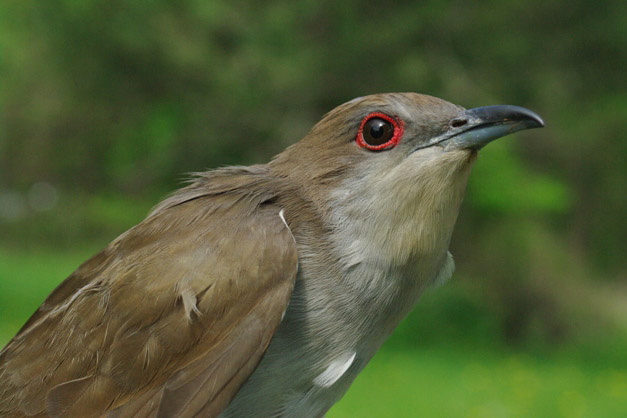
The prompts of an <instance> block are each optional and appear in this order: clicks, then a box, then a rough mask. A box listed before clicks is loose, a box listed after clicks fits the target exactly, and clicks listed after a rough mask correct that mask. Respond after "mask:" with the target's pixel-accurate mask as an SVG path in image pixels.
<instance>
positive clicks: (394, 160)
mask: <svg viewBox="0 0 627 418" xmlns="http://www.w3.org/2000/svg"><path fill="white" fill-rule="evenodd" d="M373 112H376V113H373ZM541 124H542V122H541V120H540V119H539V118H538V117H537V115H535V114H533V113H531V112H529V111H527V110H525V109H522V108H515V107H508V106H499V107H490V108H478V109H472V110H470V111H465V110H464V109H463V108H460V107H458V106H455V105H452V104H450V103H447V102H445V101H442V100H439V99H436V98H433V97H429V96H423V95H418V94H413V93H407V94H385V95H375V96H368V97H364V98H359V99H355V100H353V101H351V102H348V103H346V104H344V105H342V106H340V107H338V108H336V109H335V110H333V111H332V112H330V113H329V114H327V115H326V116H325V117H324V118H323V119H322V121H321V122H320V123H318V124H317V125H316V126H315V127H314V128H313V129H312V131H311V132H310V133H309V134H308V135H307V136H306V137H305V138H304V139H303V140H301V141H300V142H298V143H297V144H295V145H293V146H292V147H290V148H288V149H287V150H286V151H284V152H283V153H281V154H279V155H278V156H277V157H276V158H275V159H274V160H273V161H272V162H271V163H269V164H267V165H258V166H252V167H232V168H225V169H219V170H215V171H209V172H206V173H202V174H199V175H198V176H197V177H196V179H195V181H194V182H193V183H192V184H191V185H190V186H188V187H186V188H184V189H181V190H180V191H178V192H176V193H175V194H174V195H172V196H171V197H170V198H168V199H166V200H165V201H164V202H163V203H161V204H160V205H158V206H157V207H156V208H155V209H154V210H153V212H152V213H151V214H150V215H148V217H147V218H146V219H145V220H144V221H142V222H141V223H140V224H138V225H137V226H135V227H134V228H132V229H130V230H129V231H127V232H125V233H124V234H122V235H121V236H120V237H118V238H117V239H116V240H115V241H113V242H112V243H111V244H110V245H109V246H108V247H107V248H106V249H104V250H103V251H102V252H101V253H99V254H97V255H96V256H94V257H93V258H91V259H90V260H88V261H87V262H86V263H85V264H83V265H82V266H80V267H79V268H78V270H76V272H74V273H73V274H72V275H71V276H70V277H68V278H67V279H66V280H65V281H64V282H63V283H62V284H61V285H60V286H59V287H58V288H57V289H55V291H54V292H53V293H52V294H51V295H50V296H49V297H48V298H47V299H46V301H45V302H44V303H43V304H42V305H41V307H40V308H39V309H38V310H37V312H35V314H33V316H32V317H31V318H30V319H29V320H28V322H27V323H26V324H25V325H24V327H23V328H22V329H21V330H20V331H19V333H18V334H17V335H16V336H15V337H14V338H13V339H12V340H11V341H10V342H9V344H8V345H7V346H6V347H5V348H4V349H3V350H2V352H1V353H0V416H2V417H25V416H28V417H31V416H34V417H60V416H68V417H104V416H107V417H192V416H201V417H215V416H218V415H220V416H221V417H225V418H226V417H249V416H259V417H273V416H274V417H278V416H285V417H319V416H322V415H324V413H325V412H326V411H327V410H328V409H329V408H330V407H331V406H332V405H333V403H334V402H336V401H337V400H338V399H339V398H340V397H341V396H342V395H343V394H344V393H345V391H346V390H347V389H348V387H349V385H350V384H351V382H352V381H353V379H354V378H355V376H356V375H357V374H358V373H359V372H360V371H361V370H362V369H363V367H364V366H365V365H366V363H367V362H368V360H369V359H370V358H371V357H372V355H374V353H375V352H376V350H377V349H378V348H379V347H380V345H381V344H382V343H383V341H384V340H385V338H386V337H387V336H388V335H389V334H390V333H391V332H392V330H393V329H394V328H395V326H396V325H397V324H398V322H399V321H400V320H401V319H402V318H403V317H404V316H405V315H406V314H407V313H408V312H409V310H411V308H412V307H413V306H414V304H415V302H416V301H417V299H418V297H419V295H420V293H421V292H422V290H423V289H424V288H425V287H426V286H428V285H429V284H430V283H433V282H437V281H440V282H441V281H444V280H446V279H448V277H450V275H451V274H452V271H453V263H452V258H451V257H450V254H448V252H447V248H448V244H449V241H450V236H451V233H452V229H453V226H454V223H455V219H456V217H457V212H458V210H459V206H460V204H461V200H462V197H463V194H464V189H465V185H466V181H467V178H468V175H469V173H470V168H471V166H472V163H473V161H474V159H475V157H476V154H477V153H476V151H477V150H478V149H479V148H480V147H481V146H483V145H484V144H485V143H487V142H489V141H490V140H492V139H494V138H496V137H499V136H502V135H504V134H507V133H509V132H513V131H516V130H520V129H525V128H530V127H537V126H541ZM390 129H391V131H390ZM390 132H391V133H390ZM388 134H389V135H396V136H394V138H392V137H389V138H387V137H386V135H388ZM386 139H388V140H389V141H387V142H383V143H382V145H381V143H379V142H377V141H385V140H386ZM369 141H370V142H369ZM372 141H375V142H376V143H375V144H373V143H371V142H372ZM264 353H265V356H264ZM262 356H263V359H262Z"/></svg>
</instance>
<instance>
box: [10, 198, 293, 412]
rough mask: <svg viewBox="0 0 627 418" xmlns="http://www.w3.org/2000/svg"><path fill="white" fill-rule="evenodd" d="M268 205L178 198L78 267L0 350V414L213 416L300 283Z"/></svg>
mask: <svg viewBox="0 0 627 418" xmlns="http://www.w3.org/2000/svg"><path fill="white" fill-rule="evenodd" d="M265 197H266V196H265V195H264V194H262V193H257V194H250V193H248V194H246V195H245V196H242V195H238V194H237V193H217V194H216V193H214V194H211V193H209V194H207V195H205V196H203V195H201V194H200V193H198V191H195V194H194V196H193V199H189V200H185V199H182V198H180V197H178V198H177V200H176V204H175V205H171V206H168V205H163V206H162V207H161V208H160V209H159V210H157V211H156V212H153V213H152V214H151V215H150V216H149V217H148V218H147V219H146V220H144V221H143V222H142V223H140V224H139V225H138V226H136V227H134V228H133V229H131V230H129V231H127V232H126V233H125V234H123V235H122V236H120V237H119V238H118V239H117V240H115V241H114V242H113V243H112V244H111V245H110V246H109V247H108V248H107V249H105V250H104V251H103V252H101V253H100V254H98V255H96V256H95V257H94V258H92V259H91V260H89V261H88V262H87V263H85V264H84V265H82V266H81V267H79V269H78V270H77V271H76V272H75V273H73V274H72V275H71V276H70V277H69V278H68V279H67V280H66V281H65V282H63V283H62V284H61V285H60V286H59V287H58V288H57V289H56V290H55V291H54V292H53V293H52V294H51V295H50V296H49V298H48V299H47V300H46V301H45V302H44V303H43V304H42V306H41V307H40V309H39V310H38V311H37V312H36V313H35V314H34V315H33V316H32V317H31V319H29V321H28V322H27V324H26V325H25V326H24V327H23V328H22V330H21V331H20V332H19V333H18V335H17V336H16V337H15V338H14V339H13V340H11V342H10V343H9V344H8V345H7V346H6V347H5V349H4V350H3V351H2V352H1V353H0V415H8V416H35V415H39V414H42V416H45V414H47V415H48V416H105V415H107V414H108V415H109V416H111V417H128V416H135V417H142V416H145V417H149V416H150V417H155V416H177V417H187V416H189V417H191V416H195V415H197V414H198V413H201V412H202V414H203V415H204V416H215V415H217V414H219V413H220V411H221V410H222V409H223V408H225V407H226V406H227V405H228V403H229V402H230V400H231V399H232V398H233V396H235V393H236V392H237V390H238V389H239V387H240V386H241V385H242V384H243V383H244V381H245V380H246V378H247V377H248V376H249V375H250V374H251V373H252V372H253V371H254V369H255V368H256V366H257V364H258V363H259V361H260V359H261V357H262V355H263V353H264V352H265V350H266V348H267V346H268V344H269V343H270V339H271V338H272V335H273V334H274V331H275V330H276V327H277V326H278V324H279V322H280V321H281V318H282V315H283V313H284V311H285V309H286V307H287V304H288V301H289V297H290V294H291V291H292V289H293V285H294V280H295V277H296V271H297V253H296V246H295V242H294V239H293V237H292V235H291V232H290V231H289V228H288V227H287V226H286V225H285V224H284V222H283V221H282V220H281V218H280V217H279V211H280V208H278V207H276V206H274V205H273V204H272V203H271V202H269V201H267V199H266V198H265Z"/></svg>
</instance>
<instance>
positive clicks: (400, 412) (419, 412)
mask: <svg viewBox="0 0 627 418" xmlns="http://www.w3.org/2000/svg"><path fill="white" fill-rule="evenodd" d="M626 412H627V370H626V369H625V368H614V367H598V365H589V364H585V363H580V362H573V361H571V360H569V359H565V358H560V357H555V358H536V357H531V356H529V355H528V354H525V353H521V352H507V350H505V351H501V350H490V349H487V350H479V351H477V350H472V349H470V348H468V347H457V348H454V349H452V348H447V347H430V348H426V349H425V348H422V349H417V350H415V351H409V350H406V349H405V350H398V349H395V348H391V349H389V348H388V349H385V348H384V349H383V350H382V351H381V352H379V353H378V354H377V355H376V356H375V358H374V359H373V361H372V362H371V364H369V366H368V367H367V368H366V369H365V370H364V372H363V373H362V374H361V375H360V376H359V377H358V378H357V380H356V381H355V383H354V384H353V386H351V389H350V390H349V391H348V393H347V394H346V396H345V397H344V398H343V399H342V400H341V401H340V402H339V403H338V404H337V405H335V407H333V409H331V411H330V412H329V414H328V415H327V417H328V418H342V417H399V418H400V417H408V418H409V417H417V416H423V417H477V418H479V417H481V418H489V417H495V418H496V417H498V418H502V417H568V418H576V417H595V418H596V417H617V418H618V417H624V416H625V413H626Z"/></svg>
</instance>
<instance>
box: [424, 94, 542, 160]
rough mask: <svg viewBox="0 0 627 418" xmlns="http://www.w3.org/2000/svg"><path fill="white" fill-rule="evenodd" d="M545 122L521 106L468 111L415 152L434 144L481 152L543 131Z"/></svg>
mask: <svg viewBox="0 0 627 418" xmlns="http://www.w3.org/2000/svg"><path fill="white" fill-rule="evenodd" d="M543 126H544V121H543V120H542V118H541V117H540V116H538V115H537V114H536V113H535V112H532V111H531V110H529V109H525V108H524V107H520V106H511V105H496V106H484V107H477V108H474V109H468V110H465V111H464V112H463V113H461V114H460V115H459V116H458V117H456V118H454V119H453V120H451V122H450V126H449V129H448V130H447V131H446V132H445V133H443V134H442V135H439V136H437V137H435V138H432V139H431V140H430V141H429V142H428V143H426V144H425V143H423V144H421V145H419V146H418V147H416V148H415V149H414V150H413V151H417V150H419V149H422V148H427V147H430V146H432V145H435V144H442V145H444V149H446V150H453V149H472V150H479V149H481V148H482V147H484V146H485V145H486V144H488V143H489V142H492V141H494V140H495V139H497V138H500V137H502V136H505V135H509V134H511V133H514V132H518V131H522V130H524V129H532V128H541V127H543Z"/></svg>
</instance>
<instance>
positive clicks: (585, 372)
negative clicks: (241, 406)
mask: <svg viewBox="0 0 627 418" xmlns="http://www.w3.org/2000/svg"><path fill="white" fill-rule="evenodd" d="M97 249H98V248H97V247H95V246H92V247H86V248H81V249H76V250H72V251H60V250H59V251H54V250H52V251H51V250H44V249H42V250H38V251H37V250H36V251H34V252H25V251H24V250H17V249H10V248H7V247H6V246H0V346H3V345H4V344H5V343H6V342H7V341H8V340H9V339H10V338H11V336H12V335H14V334H15V332H17V330H18V329H19V328H20V327H21V326H22V324H23V323H24V321H26V319H27V318H28V317H29V315H30V314H32V312H33V311H34V310H35V309H36V308H37V306H39V304H40V303H41V302H42V301H43V300H44V298H45V297H46V296H47V295H48V293H50V291H51V290H52V289H54V287H55V286H56V285H57V284H58V283H59V282H60V281H61V280H62V279H63V278H64V277H66V276H67V275H68V274H70V273H71V272H72V271H73V270H74V269H75V268H76V267H77V266H78V265H79V264H80V263H82V262H83V261H85V260H86V259H87V257H89V256H90V255H92V254H94V253H95V252H96V250H97ZM430 320H434V319H430ZM399 341H400V342H399ZM413 344H414V343H412V345H413ZM604 349H607V347H605V348H604ZM596 353H597V352H596V351H594V350H593V351H592V352H590V351H589V350H588V351H587V352H586V355H584V356H581V355H568V353H566V354H564V353H561V354H560V353H557V352H552V353H550V352H546V353H545V352H540V353H535V354H534V353H530V352H525V351H522V350H518V351H517V350H513V349H509V348H506V347H502V346H496V345H492V344H490V343H487V342H486V343H480V344H479V348H477V347H471V346H469V344H467V343H462V344H459V343H458V342H457V343H456V342H455V341H453V342H446V341H445V342H438V343H432V344H427V345H425V346H420V345H418V346H416V347H413V348H412V347H409V346H408V344H407V341H406V336H404V337H401V338H396V339H395V338H394V337H393V338H392V339H391V341H390V342H389V343H388V344H386V346H385V347H384V349H383V350H382V351H381V352H380V353H378V354H377V355H376V356H375V358H374V359H373V361H372V362H371V363H370V365H369V366H368V367H367V368H366V369H365V371H364V372H363V373H362V374H361V375H360V376H359V377H358V378H357V380H356V381H355V383H354V384H353V386H352V387H351V389H350V390H349V392H348V393H347V395H346V396H345V397H344V399H342V400H341V401H340V402H339V403H338V404H337V405H336V406H335V407H334V408H333V409H332V410H331V411H330V412H329V414H328V415H327V416H328V417H329V418H342V417H399V418H402V417H416V416H425V417H482V418H489V417H499V418H500V417H568V418H571V417H573V418H576V417H595V418H596V417H623V416H626V415H625V414H626V412H627V366H626V364H625V361H620V360H619V361H616V360H614V357H612V356H605V355H604V354H603V353H604V351H603V349H599V351H598V354H596ZM616 358H619V359H621V358H622V359H624V358H625V357H624V356H622V355H618V356H616Z"/></svg>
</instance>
